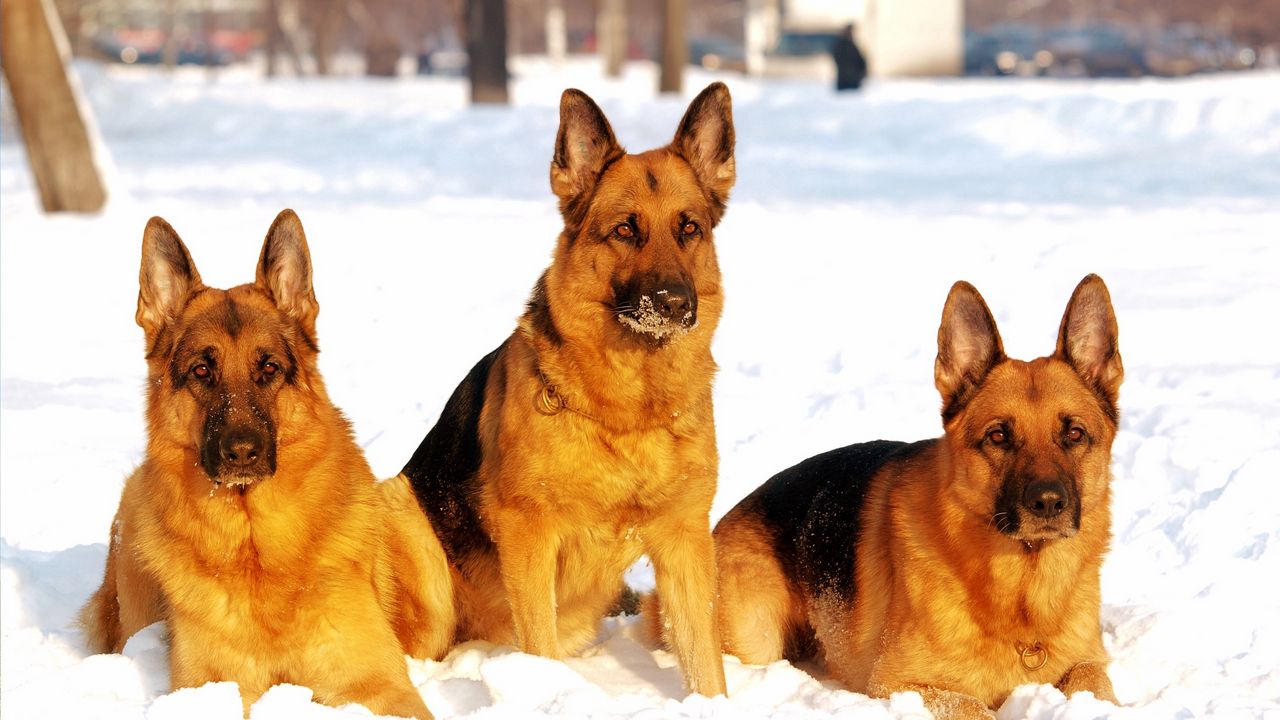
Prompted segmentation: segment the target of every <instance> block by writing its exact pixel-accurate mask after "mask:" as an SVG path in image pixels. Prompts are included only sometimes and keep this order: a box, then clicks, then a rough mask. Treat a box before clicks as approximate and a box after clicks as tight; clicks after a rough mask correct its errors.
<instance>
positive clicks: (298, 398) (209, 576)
mask: <svg viewBox="0 0 1280 720" xmlns="http://www.w3.org/2000/svg"><path fill="white" fill-rule="evenodd" d="M139 281H140V289H139V293H138V312H137V322H138V324H139V325H141V326H142V329H143V331H144V333H145V335H146V346H147V369H148V373H147V376H148V383H147V450H146V458H145V459H144V461H143V463H142V464H141V465H140V466H139V467H138V468H137V470H135V471H134V473H133V474H132V475H131V476H130V477H129V479H128V480H127V481H126V483H125V487H124V492H123V496H122V497H121V500H120V508H119V510H118V511H117V513H116V517H115V521H114V523H113V525H112V530H111V542H110V549H109V551H108V555H107V566H106V575H105V578H104V579H103V582H102V587H101V588H100V589H99V590H98V591H97V592H96V593H95V594H94V595H93V597H91V598H90V600H89V603H88V604H87V605H86V606H85V608H84V610H83V611H82V613H81V621H82V623H83V625H84V627H85V629H86V634H87V636H88V640H89V644H90V646H91V648H92V649H93V650H94V651H97V652H119V651H120V650H121V649H122V648H123V646H124V643H125V641H126V640H127V639H128V638H129V636H130V635H132V634H133V633H135V632H137V631H138V630H140V629H142V628H143V627H145V626H147V625H149V624H151V623H153V622H156V621H160V620H164V621H166V622H167V623H168V629H169V634H170V640H171V646H170V670H171V674H172V685H173V687H174V688H183V687H196V686H200V685H203V684H204V683H206V682H210V681H218V680H229V681H234V682H237V683H239V686H240V695H241V699H242V700H243V702H244V706H245V710H246V712H247V711H248V708H249V706H250V705H251V704H252V703H253V702H254V701H255V700H256V699H257V698H258V697H259V696H260V695H261V694H262V693H263V692H265V691H266V690H267V689H268V688H269V687H271V686H272V685H275V684H277V683H281V682H290V683H296V684H300V685H305V686H308V687H310V688H312V689H313V690H314V691H315V693H316V697H317V699H318V700H319V701H322V702H325V703H329V704H333V705H338V704H344V703H350V702H356V703H360V704H362V705H365V706H366V707H368V708H369V709H370V710H372V711H374V712H376V713H379V714H391V715H401V716H412V717H416V718H430V717H431V714H430V713H429V712H428V711H427V707H426V705H425V704H424V703H423V701H422V697H421V696H420V695H419V694H418V692H417V691H416V690H415V689H414V687H413V685H412V684H411V683H410V682H409V676H408V671H407V668H406V666H405V659H404V654H405V653H406V652H408V653H410V654H413V655H415V656H419V657H439V656H440V655H442V654H443V653H444V651H445V650H446V649H447V646H448V644H449V642H450V641H451V640H452V635H451V633H452V627H453V605H452V599H451V598H452V591H451V581H450V577H449V571H448V566H447V565H446V564H445V559H444V554H443V549H442V548H441V547H440V545H439V543H438V541H436V540H435V535H434V534H432V533H431V530H430V527H429V526H427V524H426V519H425V518H423V516H422V513H421V511H420V510H419V509H418V508H417V507H416V502H415V500H414V498H413V495H412V492H411V490H410V489H409V487H408V485H407V484H405V483H403V482H402V481H401V482H397V481H394V480H393V481H389V482H388V483H384V484H381V485H379V484H377V483H376V481H375V479H374V476H373V473H372V471H371V470H370V469H369V465H368V463H367V462H366V461H365V459H364V456H363V454H362V453H361V452H360V448H359V447H358V446H357V445H356V443H355V440H354V438H353V436H352V431H351V425H350V423H349V422H348V421H347V419H346V418H345V417H343V415H342V413H341V412H340V411H339V410H338V409H337V408H336V407H334V406H333V404H332V403H331V402H330V401H329V397H328V394H327V393H326V392H325V386H324V382H323V380H322V379H321V377H320V373H319V370H318V369H317V366H316V359H317V354H318V352H319V350H318V348H317V345H316V334H315V323H316V316H317V314H318V312H319V305H318V304H317V303H316V299H315V294H314V292H313V291H312V285H311V258H310V253H309V252H308V249H307V241H306V237H305V236H304V234H303V230H302V225H301V223H300V222H299V220H298V217H297V215H295V214H294V213H293V211H291V210H285V211H284V212H282V213H280V215H279V217H277V218H276V220H275V223H274V224H273V225H272V226H271V230H270V232H268V234H267V238H266V241H265V243H264V244H263V246H262V252H261V255H260V259H259V261H258V269H257V279H256V280H255V281H254V282H253V283H250V284H246V285H240V286H239V287H234V288H231V289H230V290H219V289H216V288H211V287H206V286H205V285H204V284H203V283H202V282H201V280H200V274H199V272H197V271H196V267H195V264H194V263H193V262H192V260H191V255H190V253H188V252H187V248H186V246H185V245H183V243H182V241H181V240H180V239H179V238H178V235H177V234H176V233H175V232H174V231H173V228H171V227H170V226H169V225H168V223H166V222H165V221H164V220H162V219H160V218H158V217H157V218H152V219H151V221H150V222H149V223H148V224H147V227H146V231H145V233H144V235H143V240H142V270H141V272H140V274H139Z"/></svg>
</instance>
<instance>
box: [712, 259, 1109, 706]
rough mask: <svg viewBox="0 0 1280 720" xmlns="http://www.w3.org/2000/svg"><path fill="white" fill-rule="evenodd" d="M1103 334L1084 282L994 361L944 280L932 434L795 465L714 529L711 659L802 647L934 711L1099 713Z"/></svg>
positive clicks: (986, 340) (1105, 518)
mask: <svg viewBox="0 0 1280 720" xmlns="http://www.w3.org/2000/svg"><path fill="white" fill-rule="evenodd" d="M1117 333H1118V330H1117V326H1116V320H1115V315H1114V313H1113V312H1112V309H1111V299H1110V296H1109V295H1108V293H1107V288H1106V286H1105V285H1104V284H1103V282H1102V280H1101V279H1100V278H1098V277H1097V276H1096V275H1090V276H1088V277H1086V278H1085V279H1084V280H1083V281H1081V283H1080V285H1079V286H1078V287H1077V288H1076V290H1075V293H1074V294H1073V295H1072V297H1071V302H1070V304H1069V305H1068V306H1067V310H1066V314H1065V315H1064V316H1063V318H1062V324H1061V328H1060V330H1059V333H1058V343H1057V350H1056V351H1055V352H1054V354H1053V355H1052V356H1050V357H1045V358H1040V359H1038V360H1032V361H1031V362H1023V361H1020V360H1012V359H1009V358H1007V357H1005V354H1004V349H1003V345H1002V344H1001V341H1000V335H999V333H998V332H997V331H996V324H995V320H994V318H992V316H991V313H990V311H989V310H988V309H987V306H986V304H985V303H984V302H983V300H982V297H981V296H980V295H979V294H978V291H977V290H975V289H974V288H973V286H972V285H969V284H968V283H965V282H958V283H956V284H955V286H954V287H952V289H951V294H950V295H949V296H948V298H947V303H946V307H945V308H944V309H943V312H942V327H941V329H940V330H939V331H938V358H937V362H936V365H935V370H934V379H935V382H936V384H937V387H938V390H939V392H941V394H942V403H943V407H942V420H943V426H944V428H945V430H946V432H945V434H944V435H943V436H942V437H941V438H939V439H936V440H923V441H920V442H916V443H911V444H906V443H901V442H888V441H883V440H882V441H877V442H870V443H863V444H860V445H850V446H849V447H845V448H841V449H839V450H832V451H830V452H827V453H824V454H822V455H818V456H816V457H813V458H810V459H808V460H805V461H804V462H802V463H800V464H799V465H796V466H795V467H792V468H790V469H788V470H784V471H782V472H781V473H778V474H777V475H775V476H774V477H773V478H771V479H770V480H769V481H768V482H766V483H765V484H764V485H761V486H760V487H759V488H757V489H756V490H755V491H754V492H753V493H751V494H750V495H748V496H747V497H746V498H745V499H743V500H742V502H740V503H738V505H737V506H736V507H734V508H733V509H732V510H731V511H729V513H728V514H727V515H725V516H724V518H723V519H722V520H721V521H720V523H719V524H718V525H717V526H716V530H715V540H716V551H717V561H718V564H719V576H720V623H721V628H722V630H723V632H724V642H725V649H726V650H727V651H728V652H730V653H732V654H734V655H737V656H738V657H739V658H741V659H742V660H743V661H744V662H748V663H753V664H764V663H769V662H772V661H774V660H778V659H780V658H782V657H784V656H786V657H791V658H794V659H801V658H804V657H806V656H812V655H815V654H816V655H818V656H819V657H821V658H822V659H824V660H825V664H826V667H827V669H828V671H829V672H830V673H831V674H832V675H833V676H834V677H835V678H836V679H838V680H839V681H841V682H842V683H843V684H844V685H845V686H846V687H848V688H849V689H851V690H854V691H858V692H867V693H869V694H872V695H875V696H880V697H887V696H888V695H889V694H890V693H894V692H898V691H903V690H917V691H919V692H920V694H921V695H923V696H924V700H925V705H926V706H927V707H928V708H929V709H930V710H931V711H932V712H933V713H934V714H935V715H936V716H938V717H947V718H982V717H988V716H990V712H989V710H988V708H994V707H997V706H998V705H1000V704H1001V703H1002V702H1004V699H1005V698H1006V697H1007V696H1008V695H1009V693H1010V691H1012V690H1013V688H1014V687H1016V686H1018V685H1021V684H1024V683H1053V684H1055V685H1057V686H1058V687H1059V688H1060V689H1061V690H1062V691H1063V692H1064V693H1066V694H1068V695H1070V694H1071V693H1073V692H1076V691H1079V690H1088V691H1091V692H1093V693H1094V694H1095V695H1096V696H1097V697H1099V698H1103V699H1106V700H1111V701H1113V702H1114V700H1115V698H1114V695H1113V694H1112V690H1111V682H1110V680H1109V679H1108V678H1107V674H1106V666H1107V662H1108V660H1107V653H1106V651H1105V650H1104V649H1103V647H1102V637H1101V630H1100V627H1099V619H1098V613H1099V602H1100V595H1099V588H1098V569H1099V566H1100V565H1101V564H1102V556H1103V553H1105V552H1106V549H1107V543H1108V541H1109V538H1110V532H1111V530H1110V524H1111V522H1110V521H1111V516H1110V489H1109V486H1110V479H1111V471H1110V465H1111V442H1112V439H1113V438H1114V437H1115V434H1116V429H1117V422H1118V417H1119V416H1118V413H1117V410H1116V398H1117V395H1118V392H1119V389H1120V381H1121V379H1122V377H1123V375H1124V370H1123V367H1122V365H1121V362H1120V351H1119V346H1118V345H1117ZM815 641H816V646H815Z"/></svg>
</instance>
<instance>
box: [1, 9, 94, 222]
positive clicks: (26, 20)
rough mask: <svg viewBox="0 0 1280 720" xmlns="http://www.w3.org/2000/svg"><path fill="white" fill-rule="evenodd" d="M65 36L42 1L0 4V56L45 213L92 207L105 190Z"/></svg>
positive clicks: (87, 111) (53, 12) (52, 10)
mask: <svg viewBox="0 0 1280 720" xmlns="http://www.w3.org/2000/svg"><path fill="white" fill-rule="evenodd" d="M69 60H70V54H69V51H68V46H67V36H66V34H65V33H63V31H62V23H61V22H60V21H59V20H58V15H57V12H56V11H55V10H54V8H53V4H52V2H51V1H50V0H4V2H3V3H0V61H2V62H3V64H4V76H5V79H6V80H7V81H8V83H9V93H10V94H11V95H12V96H13V108H14V110H15V115H17V118H18V127H19V128H20V129H21V130H22V139H23V142H24V143H25V144H26V148H27V162H28V163H29V164H30V165H31V174H32V175H34V176H35V180H36V187H37V188H38V189H39V190H40V203H41V205H43V206H44V209H45V212H97V211H98V210H101V209H102V206H103V205H104V204H105V203H106V201H107V189H106V187H105V186H104V185H103V183H102V174H101V171H100V169H99V168H98V164H97V161H96V159H95V158H94V154H93V141H92V139H91V138H90V137H89V129H88V124H87V121H86V119H85V118H86V117H87V115H88V113H89V110H88V108H87V107H86V106H85V105H84V103H83V101H82V99H81V98H80V97H79V96H78V95H77V94H76V90H75V88H74V87H73V86H72V84H71V81H70V79H69V78H68V77H67V73H68V72H69V70H68V68H67V62H68V61H69Z"/></svg>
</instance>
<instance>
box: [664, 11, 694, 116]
mask: <svg viewBox="0 0 1280 720" xmlns="http://www.w3.org/2000/svg"><path fill="white" fill-rule="evenodd" d="M687 15H688V12H687V8H686V6H685V0H662V69H661V72H660V73H659V77H658V92H664V93H678V92H680V91H681V90H682V89H683V85H684V66H685V63H687V62H688V61H689V48H688V47H687V46H686V45H685V38H684V25H685V18H686V16H687Z"/></svg>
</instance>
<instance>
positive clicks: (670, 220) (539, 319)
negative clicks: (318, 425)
mask: <svg viewBox="0 0 1280 720" xmlns="http://www.w3.org/2000/svg"><path fill="white" fill-rule="evenodd" d="M733 145H734V135H733V120H732V114H731V109H730V99H729V92H728V90H727V89H726V88H725V86H724V85H723V84H720V83H716V84H714V85H712V86H710V87H708V88H707V89H706V90H705V91H703V92H702V93H701V94H700V95H699V96H698V97H697V98H696V99H695V100H694V101H693V102H692V104H691V105H690V106H689V109H688V111H687V113H686V114H685V116H684V119H683V120H682V121H681V123H680V126H679V128H678V130H677V132H676V136H675V139H674V140H673V141H672V142H671V144H670V145H667V146H666V147H662V148H659V149H656V150H650V151H648V152H645V153H642V154H639V155H629V154H627V153H626V152H625V151H624V150H623V149H622V147H621V146H620V145H619V144H618V142H617V140H616V139H615V138H614V135H613V131H612V129H611V128H610V126H609V123H608V121H607V120H606V119H605V117H604V114H603V113H601V111H600V109H599V108H598V107H597V106H596V104H595V103H594V102H592V101H591V99H590V98H588V97H587V96H586V95H584V94H582V93H581V92H578V91H576V90H567V91H565V93H564V96H563V98H562V100H561V106H560V129H559V133H558V135H557V138H556V146H555V152H554V156H553V159H552V165H551V186H552V190H553V191H554V192H555V194H556V195H557V196H558V197H559V199H560V208H561V211H562V214H563V218H564V231H563V232H562V233H561V235H560V238H559V242H558V243H557V245H556V249H555V253H554V256H553V260H552V262H551V265H550V267H549V268H548V269H547V271H546V272H545V274H544V275H543V276H542V278H541V279H540V280H539V281H538V282H537V285H536V287H535V289H534V291H533V294H532V297H531V298H530V300H529V304H528V308H527V310H526V312H525V314H524V316H523V317H522V318H521V319H520V321H519V324H518V327H517V329H516V331H515V332H514V333H513V334H512V335H511V336H510V337H509V338H508V339H507V340H506V341H505V342H504V343H503V344H502V345H501V346H499V347H498V348H497V349H496V350H495V351H493V352H492V353H490V354H489V355H487V356H486V357H485V358H484V359H482V360H481V361H480V362H479V363H478V364H477V365H476V366H475V367H474V368H473V369H472V370H471V372H470V374H468V375H467V377H466V379H464V380H463V381H462V383H461V384H460V385H459V386H458V388H457V390H456V391H455V392H454V394H453V396H452V397H451V398H450V399H449V401H448V403H447V404H446V406H445V408H444V411H443V412H442V413H441V416H440V419H439V421H438V422H437V424H436V425H435V427H434V428H433V429H432V430H431V431H430V432H429V433H428V434H427V436H426V438H425V439H424V440H423V442H422V444H421V446H420V447H419V448H418V450H417V452H415V453H414V455H413V457H412V459H411V460H410V461H409V462H408V464H407V465H406V466H405V468H404V471H403V475H404V477H406V478H407V479H408V480H409V481H410V482H412V484H413V487H414V489H415V491H416V492H417V495H418V498H419V500H420V501H421V503H422V507H423V508H424V509H425V510H426V512H427V514H428V515H429V516H430V517H431V521H432V524H433V526H434V527H435V529H436V531H437V532H438V533H439V535H440V539H441V541H442V542H443V544H444V547H445V550H446V551H447V553H448V556H449V560H450V561H451V562H452V563H453V567H454V568H455V569H456V571H457V582H456V586H457V597H458V602H457V612H458V621H459V624H460V625H459V633H458V637H459V639H461V640H466V639H475V638H478V639H485V640H490V641H494V642H502V643H514V644H516V645H517V646H519V647H520V648H521V649H522V650H524V651H526V652H532V653H537V654H540V655H544V656H547V657H561V656H563V655H565V654H567V653H572V652H576V651H578V650H580V649H582V648H583V647H584V646H585V645H586V644H587V643H589V642H590V641H591V640H592V639H593V638H595V636H596V633H597V628H598V625H599V621H600V619H601V617H602V616H603V615H604V614H605V612H606V611H607V610H608V609H609V607H610V606H611V605H612V604H613V603H614V602H615V600H616V599H617V597H618V594H619V591H620V589H621V587H622V574H623V572H624V571H625V570H626V568H627V567H628V566H629V565H631V563H633V562H634V561H635V560H636V559H637V558H638V557H639V556H640V555H641V554H642V553H647V554H648V555H649V557H650V558H651V559H652V561H653V564H654V567H655V569H656V574H657V583H658V592H659V593H660V594H661V596H662V598H663V601H664V603H665V607H666V626H667V631H668V635H669V636H670V639H671V642H672V645H673V647H674V648H675V651H676V654H677V656H678V658H679V661H680V666H681V668H682V669H683V671H684V675H685V679H686V682H687V683H688V685H689V687H690V688H691V689H692V690H693V691H695V692H699V693H703V694H706V695H715V694H723V693H724V691H725V685H724V667H723V663H722V659H721V655H720V640H719V632H718V629H717V626H716V623H715V615H714V603H715V597H716V592H715V567H714V551H713V549H712V541H711V528H710V523H709V519H708V513H709V511H710V507H711V500H712V497H713V496H714V494H715V487H716V471H717V464H718V458H717V455H716V444H715V426H714V420H713V415H712V406H711V385H712V379H713V376H714V373H715V370H716V366H715V363H714V361H713V360H712V357H711V337H712V333H713V332H714V331H715V328H716V324H717V322H718V320H719V317H720V311H721V305H722V294H721V286H720V272H719V268H718V265H717V262H716V253H715V246H714V243H713V240H712V229H713V228H714V227H715V226H716V224H717V223H718V222H719V220H720V218H721V215H722V214H723V212H724V208H725V203H726V201H727V199H728V195H729V189H730V188H731V187H732V185H733V182H734V177H735V175H734V161H733Z"/></svg>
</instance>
